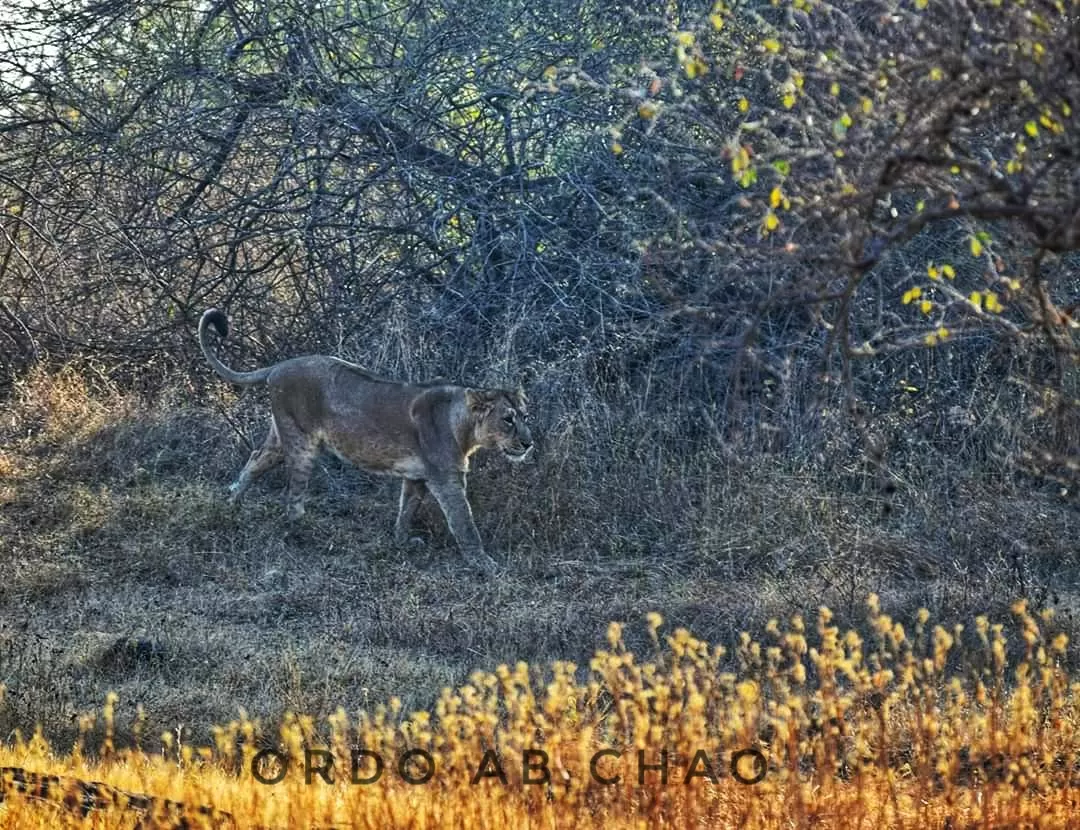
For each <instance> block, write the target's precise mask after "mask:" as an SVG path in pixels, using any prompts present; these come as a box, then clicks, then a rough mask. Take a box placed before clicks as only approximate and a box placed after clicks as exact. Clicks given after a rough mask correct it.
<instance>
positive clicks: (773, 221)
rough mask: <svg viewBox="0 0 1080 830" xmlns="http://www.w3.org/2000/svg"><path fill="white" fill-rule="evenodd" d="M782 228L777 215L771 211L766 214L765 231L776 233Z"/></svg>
mask: <svg viewBox="0 0 1080 830" xmlns="http://www.w3.org/2000/svg"><path fill="white" fill-rule="evenodd" d="M778 227H780V220H779V219H777V218H776V214H775V213H773V212H772V211H771V210H770V211H769V212H768V213H766V214H765V230H766V231H774V230H776V229H777V228H778Z"/></svg>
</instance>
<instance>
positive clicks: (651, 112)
mask: <svg viewBox="0 0 1080 830" xmlns="http://www.w3.org/2000/svg"><path fill="white" fill-rule="evenodd" d="M637 113H638V115H640V116H641V117H642V118H644V119H645V120H646V121H648V120H649V119H650V118H655V117H656V105H655V104H653V103H652V102H651V101H645V102H644V103H642V104H641V105H640V106H638V108H637Z"/></svg>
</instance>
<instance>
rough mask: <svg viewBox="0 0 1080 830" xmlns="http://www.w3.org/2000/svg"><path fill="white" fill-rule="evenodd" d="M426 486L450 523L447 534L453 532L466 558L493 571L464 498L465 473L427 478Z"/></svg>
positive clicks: (491, 563)
mask: <svg viewBox="0 0 1080 830" xmlns="http://www.w3.org/2000/svg"><path fill="white" fill-rule="evenodd" d="M427 487H428V489H429V490H430V491H431V494H432V495H433V496H435V500H436V501H437V502H438V503H439V507H441V508H442V512H443V515H444V516H446V523H447V524H448V525H449V526H450V533H452V534H453V536H454V540H455V541H456V542H457V544H458V547H459V548H460V549H461V555H462V556H464V557H465V561H466V562H468V563H469V564H470V565H472V566H473V567H476V568H479V569H480V570H482V571H484V572H485V573H492V572H493V571H495V570H496V565H495V561H494V560H493V559H492V558H491V557H490V556H488V555H487V554H486V553H484V545H483V543H482V542H481V541H480V533H479V531H477V529H476V522H475V521H473V515H472V508H471V507H470V506H469V500H468V499H467V498H466V497H465V476H464V474H461V473H458V474H457V475H455V476H454V477H452V478H444V479H441V480H432V479H429V480H428V482H427Z"/></svg>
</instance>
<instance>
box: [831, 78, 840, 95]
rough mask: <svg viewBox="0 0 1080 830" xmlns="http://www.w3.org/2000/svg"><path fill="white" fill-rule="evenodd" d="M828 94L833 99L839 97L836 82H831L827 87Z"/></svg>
mask: <svg viewBox="0 0 1080 830" xmlns="http://www.w3.org/2000/svg"><path fill="white" fill-rule="evenodd" d="M829 94H830V95H831V96H833V97H834V98H835V97H836V96H837V95H839V94H840V84H838V83H837V82H836V81H833V82H832V84H830V86H829Z"/></svg>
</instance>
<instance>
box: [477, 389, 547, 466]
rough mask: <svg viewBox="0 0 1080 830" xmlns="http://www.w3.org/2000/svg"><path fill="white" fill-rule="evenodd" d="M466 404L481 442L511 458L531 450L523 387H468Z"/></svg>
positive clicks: (525, 455) (530, 435)
mask: <svg viewBox="0 0 1080 830" xmlns="http://www.w3.org/2000/svg"><path fill="white" fill-rule="evenodd" d="M465 404H466V406H468V408H469V413H470V414H471V415H472V417H473V418H474V419H475V421H476V428H475V431H474V435H475V436H476V442H477V445H478V446H481V447H485V448H487V449H498V450H501V451H502V453H503V455H505V456H506V457H507V458H509V459H510V460H511V461H523V460H524V459H525V458H527V457H528V456H529V455H530V454H531V453H532V451H533V440H532V433H531V432H530V431H529V425H528V424H527V423H526V419H527V418H528V413H527V412H526V411H525V395H524V394H523V393H522V392H521V391H520V390H518V391H516V392H509V391H507V390H505V389H467V390H465Z"/></svg>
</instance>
